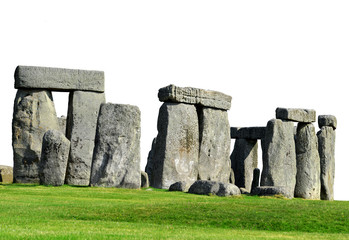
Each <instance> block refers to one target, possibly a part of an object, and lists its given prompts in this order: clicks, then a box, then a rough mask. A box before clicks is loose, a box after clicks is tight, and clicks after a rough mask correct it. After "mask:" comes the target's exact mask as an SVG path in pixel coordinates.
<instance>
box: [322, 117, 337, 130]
mask: <svg viewBox="0 0 349 240" xmlns="http://www.w3.org/2000/svg"><path fill="white" fill-rule="evenodd" d="M318 123H319V128H322V127H324V126H327V127H332V128H333V129H334V130H335V129H336V128H337V118H336V117H335V116H333V115H319V116H318Z"/></svg>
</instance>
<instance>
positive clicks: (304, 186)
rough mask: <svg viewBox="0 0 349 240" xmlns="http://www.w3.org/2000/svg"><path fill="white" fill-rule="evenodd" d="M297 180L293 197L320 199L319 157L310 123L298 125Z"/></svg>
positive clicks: (312, 127)
mask: <svg viewBox="0 0 349 240" xmlns="http://www.w3.org/2000/svg"><path fill="white" fill-rule="evenodd" d="M296 153H297V178H296V179H297V180H296V188H295V191H294V195H295V197H300V198H305V199H320V189H321V184H320V157H319V152H318V142H317V137H316V135H315V127H314V125H313V124H311V123H298V127H297V140H296Z"/></svg>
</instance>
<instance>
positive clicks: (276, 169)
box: [260, 119, 297, 195]
mask: <svg viewBox="0 0 349 240" xmlns="http://www.w3.org/2000/svg"><path fill="white" fill-rule="evenodd" d="M262 149H263V171H262V176H261V184H260V185H261V186H286V187H287V188H288V189H289V190H290V191H291V192H290V195H291V194H292V195H293V194H294V188H295V185H296V172H297V167H296V146H295V141H294V124H293V123H292V122H283V121H281V120H280V119H272V120H270V121H269V122H268V124H267V128H266V134H265V138H263V139H262Z"/></svg>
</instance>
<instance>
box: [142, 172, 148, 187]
mask: <svg viewBox="0 0 349 240" xmlns="http://www.w3.org/2000/svg"><path fill="white" fill-rule="evenodd" d="M148 187H149V177H148V174H147V173H146V172H143V171H141V188H148Z"/></svg>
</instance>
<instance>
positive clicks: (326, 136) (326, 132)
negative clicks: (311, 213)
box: [317, 126, 336, 200]
mask: <svg viewBox="0 0 349 240" xmlns="http://www.w3.org/2000/svg"><path fill="white" fill-rule="evenodd" d="M317 137H318V141H319V155H320V168H321V175H320V180H321V200H333V199H334V194H333V186H334V177H335V143H336V131H334V129H333V128H332V127H327V126H323V127H322V128H321V130H320V131H319V132H318V133H317Z"/></svg>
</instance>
